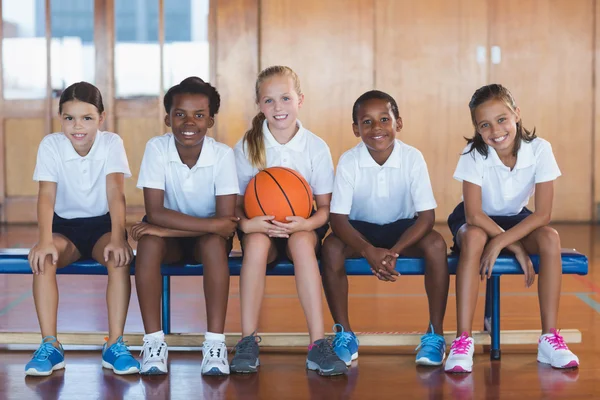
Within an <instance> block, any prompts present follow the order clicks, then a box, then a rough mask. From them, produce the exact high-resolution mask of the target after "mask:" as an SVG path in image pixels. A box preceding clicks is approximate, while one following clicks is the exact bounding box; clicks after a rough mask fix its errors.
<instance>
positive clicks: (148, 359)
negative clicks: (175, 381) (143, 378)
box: [140, 340, 169, 375]
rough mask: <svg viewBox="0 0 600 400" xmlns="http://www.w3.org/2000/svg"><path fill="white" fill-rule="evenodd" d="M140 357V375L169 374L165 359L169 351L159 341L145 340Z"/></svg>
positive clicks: (163, 343)
mask: <svg viewBox="0 0 600 400" xmlns="http://www.w3.org/2000/svg"><path fill="white" fill-rule="evenodd" d="M140 355H143V358H142V369H141V370H140V374H142V375H164V374H166V373H167V372H169V370H168V368H167V359H168V357H169V349H168V347H167V344H166V343H165V342H163V341H161V340H145V341H144V346H143V347H142V351H141V353H140Z"/></svg>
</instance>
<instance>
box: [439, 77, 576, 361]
mask: <svg viewBox="0 0 600 400" xmlns="http://www.w3.org/2000/svg"><path fill="white" fill-rule="evenodd" d="M469 108H470V110H471V120H472V122H473V125H474V127H475V134H474V136H473V137H472V138H471V139H469V140H468V144H467V147H466V148H465V149H464V150H463V152H462V154H461V156H460V159H459V161H458V165H457V167H456V171H455V172H454V178H455V179H457V180H458V181H461V182H462V185H463V198H464V203H461V204H459V205H458V206H457V207H456V209H455V210H454V211H453V212H452V214H451V215H450V217H448V225H449V227H450V230H451V231H452V234H453V236H454V248H455V250H457V251H458V250H460V258H459V261H458V269H457V271H456V308H457V319H458V321H457V325H458V334H459V335H460V336H459V337H458V338H456V340H454V342H453V343H452V347H451V349H450V354H449V355H448V359H447V360H446V367H445V369H446V371H447V372H471V370H472V368H473V346H474V342H473V338H472V336H471V329H472V326H473V315H474V313H475V306H476V304H477V296H478V293H479V289H478V288H479V282H478V281H479V278H481V280H483V279H484V278H485V277H486V276H487V277H488V278H489V277H490V276H491V274H492V268H493V267H494V263H495V262H496V258H497V257H498V255H499V254H500V252H501V251H502V250H503V249H506V250H509V251H510V252H512V253H514V255H515V257H516V259H517V260H518V261H519V263H520V264H521V268H522V269H523V272H524V275H525V285H526V286H527V287H530V286H531V285H533V281H534V279H535V271H534V270H533V266H532V264H531V260H530V259H529V254H539V255H540V271H539V274H540V277H539V281H538V293H539V303H540V311H541V314H542V335H541V336H540V339H539V342H538V355H537V360H538V362H541V363H544V364H550V365H552V366H553V367H554V368H572V367H577V366H578V365H579V359H578V358H577V356H575V355H574V354H573V353H572V352H571V351H570V350H569V348H568V347H567V345H566V343H565V342H564V340H563V338H562V336H561V335H560V334H559V333H558V331H557V330H556V325H557V316H558V302H559V298H560V286H561V278H562V266H561V258H560V249H561V247H560V238H559V236H558V233H557V232H556V231H555V230H554V229H552V228H550V227H549V226H548V223H549V222H550V218H551V215H552V197H553V193H554V180H555V179H556V178H558V177H559V176H560V170H559V168H558V165H557V164H556V160H555V159H554V154H553V153H552V146H551V145H550V143H548V142H547V141H545V140H543V139H540V138H538V137H537V136H536V135H535V130H534V131H531V132H530V131H528V130H527V129H525V128H524V127H523V122H522V121H521V111H520V110H519V108H518V107H517V106H516V104H515V100H514V98H513V96H512V94H511V93H510V92H509V91H508V90H507V89H506V88H505V87H503V86H501V85H497V84H494V85H488V86H484V87H482V88H480V89H478V90H477V91H476V92H475V93H474V94H473V97H472V98H471V101H470V103H469ZM534 191H535V193H536V195H535V211H534V212H531V211H529V210H528V209H527V208H526V207H525V206H526V205H527V203H528V201H529V198H530V197H531V195H532V194H533V193H534Z"/></svg>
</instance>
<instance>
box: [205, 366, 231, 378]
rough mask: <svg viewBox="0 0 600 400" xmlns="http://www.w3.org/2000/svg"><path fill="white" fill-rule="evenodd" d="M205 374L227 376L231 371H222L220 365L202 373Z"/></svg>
mask: <svg viewBox="0 0 600 400" xmlns="http://www.w3.org/2000/svg"><path fill="white" fill-rule="evenodd" d="M201 374H202V375H204V376H226V375H229V371H221V370H220V369H219V368H218V367H212V368H211V369H209V370H208V371H206V372H202V373H201Z"/></svg>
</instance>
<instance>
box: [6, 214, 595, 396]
mask: <svg viewBox="0 0 600 400" xmlns="http://www.w3.org/2000/svg"><path fill="white" fill-rule="evenodd" d="M555 227H556V228H557V229H558V231H559V232H560V234H561V238H562V244H563V247H567V248H576V249H577V250H579V251H581V252H583V253H584V254H586V255H587V256H588V257H589V259H590V273H589V275H588V276H585V277H579V276H571V275H569V276H565V277H564V279H563V288H562V290H563V297H562V299H561V310H560V318H559V323H560V327H561V328H565V329H567V328H574V329H579V330H580V331H581V332H582V335H583V342H582V343H581V344H573V345H571V346H570V348H571V349H572V350H573V351H574V352H575V353H576V354H577V355H578V356H579V358H580V361H581V367H580V368H579V369H578V370H570V371H559V370H553V369H552V368H549V367H547V366H544V365H538V364H537V362H536V346H535V345H522V346H503V348H502V360H501V361H500V362H494V363H491V362H490V360H489V355H488V354H486V353H483V349H482V348H481V347H479V348H478V349H477V350H476V357H475V365H474V368H473V373H472V374H468V375H447V374H445V373H444V372H443V370H442V369H441V368H416V367H415V365H414V351H413V350H414V349H413V348H407V347H402V348H366V347H362V348H361V350H360V354H361V355H360V358H359V360H358V361H356V362H354V363H353V365H352V368H351V369H350V370H349V372H348V374H347V375H346V376H342V377H337V378H333V379H331V378H322V377H320V376H318V375H316V374H315V373H313V372H308V371H306V370H305V368H304V360H305V356H306V350H305V349H299V348H294V349H264V350H263V351H262V353H261V369H260V372H259V373H258V374H255V375H250V376H231V377H228V378H217V379H215V378H202V377H201V376H200V373H199V365H200V358H201V353H200V352H199V351H197V350H198V349H194V350H193V351H175V350H172V351H171V353H170V357H169V362H170V373H169V375H167V376H165V377H153V378H140V377H139V376H126V377H119V376H116V375H113V374H112V373H110V372H107V371H103V370H102V367H101V365H100V352H99V348H94V349H68V351H67V352H66V362H67V368H66V370H64V371H59V372H55V373H54V374H53V375H52V376H50V377H47V378H25V375H24V373H23V367H24V364H25V363H26V362H27V361H28V360H29V358H30V357H31V354H32V350H33V346H30V347H28V348H26V349H23V348H18V347H14V346H13V347H10V348H7V347H4V348H1V347H0V400H4V399H6V400H8V399H19V400H22V399H196V398H205V399H230V398H231V399H238V398H239V399H346V398H352V399H387V398H390V399H392V398H394V399H396V398H406V399H413V398H414V399H505V398H507V399H510V398H516V399H563V398H564V399H584V398H585V399H594V398H600V367H599V364H600V335H599V333H598V332H600V226H594V225H555ZM436 229H438V230H439V231H440V232H442V233H443V235H444V237H445V238H446V239H447V240H448V243H449V242H450V237H449V232H448V229H447V228H446V227H445V226H443V225H439V226H437V227H436ZM36 239H37V229H36V228H35V227H32V226H10V227H2V228H0V247H1V248H10V247H13V248H15V247H17V248H23V247H31V246H32V245H33V244H34V243H35V241H36ZM201 279H202V278H200V277H197V278H190V277H185V278H172V303H173V306H172V307H173V308H172V330H173V332H204V331H205V328H206V325H205V310H204V298H203V293H202V282H201ZM105 282H106V278H105V277H90V276H61V277H60V278H59V286H60V308H59V321H58V323H59V331H89V332H94V331H106V330H107V317H106V307H105V292H104V291H105V284H106V283H105ZM483 289H484V285H481V291H480V301H479V303H478V311H477V316H476V323H475V326H474V329H475V330H481V329H482V326H483V323H482V315H483V303H484V301H483V300H484V298H483V297H482V296H483V293H484V292H483ZM455 306H456V301H455V295H454V279H453V278H452V279H451V287H450V297H449V300H448V309H447V313H446V320H445V322H446V324H445V330H446V331H452V330H455V329H456V320H455V318H456V312H455ZM324 307H326V305H325V302H324ZM501 313H502V319H501V327H502V329H503V330H509V329H539V328H540V323H539V311H538V305H537V295H536V289H535V288H532V289H525V287H524V284H523V278H522V277H521V276H519V277H504V278H503V279H502V307H501ZM325 315H326V321H325V324H326V327H327V331H329V332H330V331H331V325H332V320H331V318H330V317H329V312H326V313H325ZM350 316H351V319H352V323H353V326H354V329H355V330H356V331H360V332H390V331H393V332H396V331H400V332H423V331H424V330H425V328H426V324H427V320H428V319H427V299H426V297H425V294H424V289H423V277H404V278H401V279H400V280H399V281H398V282H397V283H395V284H390V283H384V282H379V281H378V280H377V279H376V278H374V277H351V278H350ZM260 327H261V328H260V329H261V332H305V331H306V327H305V322H304V317H303V313H302V310H301V308H300V305H299V302H298V300H297V297H296V289H295V284H294V280H293V278H290V277H271V278H269V279H268V280H267V295H266V298H265V300H264V302H263V310H262V315H261V321H260ZM37 330H38V325H37V319H36V316H35V310H34V306H33V299H32V296H31V277H30V276H10V275H0V331H5V332H6V331H13V332H36V331H37ZM142 331H143V329H142V322H141V317H140V313H139V307H138V304H137V298H136V295H135V289H134V290H133V291H132V298H131V305H130V308H129V316H128V320H127V326H126V332H142ZM226 331H227V332H239V331H240V316H239V291H238V278H236V277H234V278H232V280H231V290H230V302H229V309H228V314H227V322H226ZM99 345H100V343H99ZM132 353H133V354H134V355H135V356H137V355H138V353H139V348H138V349H134V350H133V351H132Z"/></svg>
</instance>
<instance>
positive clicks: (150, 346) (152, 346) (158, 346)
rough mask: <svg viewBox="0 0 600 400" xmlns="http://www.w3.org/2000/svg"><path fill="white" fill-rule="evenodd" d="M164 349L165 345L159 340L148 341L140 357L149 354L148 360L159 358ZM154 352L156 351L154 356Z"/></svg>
mask: <svg viewBox="0 0 600 400" xmlns="http://www.w3.org/2000/svg"><path fill="white" fill-rule="evenodd" d="M162 349H163V345H162V342H160V341H159V340H148V341H145V342H144V346H143V347H142V351H140V356H141V355H142V354H145V353H146V352H148V358H152V357H159V356H160V353H161V351H162ZM153 350H155V352H154V354H152V351H153Z"/></svg>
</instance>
